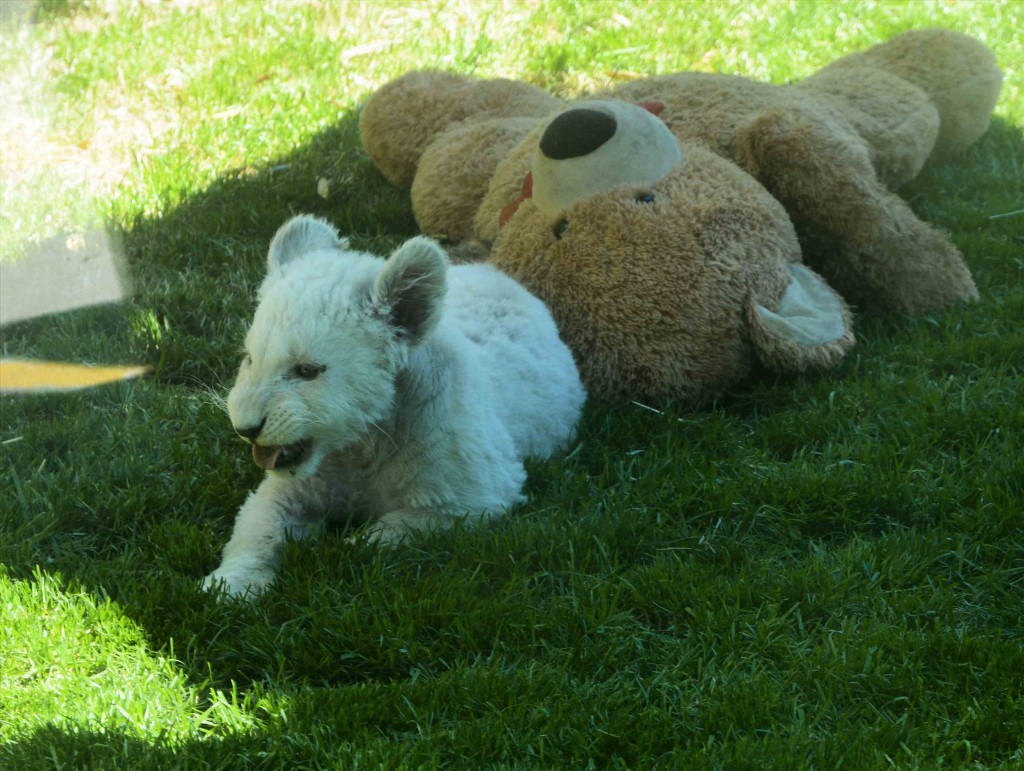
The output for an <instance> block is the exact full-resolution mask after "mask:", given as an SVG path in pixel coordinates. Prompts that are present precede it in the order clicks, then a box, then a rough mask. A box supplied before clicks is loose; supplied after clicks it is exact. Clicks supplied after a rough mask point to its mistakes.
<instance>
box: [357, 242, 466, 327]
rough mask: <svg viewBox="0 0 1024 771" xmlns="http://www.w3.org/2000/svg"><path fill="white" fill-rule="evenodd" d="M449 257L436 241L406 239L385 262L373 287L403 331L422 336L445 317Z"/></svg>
mask: <svg viewBox="0 0 1024 771" xmlns="http://www.w3.org/2000/svg"><path fill="white" fill-rule="evenodd" d="M447 272H448V258H447V257H446V256H445V254H444V251H443V250H442V249H441V247H440V246H438V245H437V242H436V241H433V240H432V239H429V238H424V237H423V236H418V237H416V238H413V239H410V240H409V241H406V242H405V243H404V244H402V246H400V247H399V248H398V249H397V250H396V251H395V253H394V254H392V255H391V257H390V258H389V259H388V261H387V263H386V264H385V265H384V270H383V271H382V272H381V274H380V275H379V276H378V277H377V282H376V284H374V287H373V302H374V305H375V306H377V307H378V308H379V309H380V310H381V311H382V312H383V313H385V314H386V315H387V317H388V318H389V319H390V321H391V323H392V324H393V325H394V326H395V327H396V328H397V329H398V330H399V332H400V333H401V334H402V335H404V336H406V337H407V338H410V339H412V340H413V341H419V340H422V339H423V338H424V337H425V336H426V335H427V334H428V333H429V332H430V331H431V330H432V329H433V328H434V327H435V326H436V325H437V322H438V319H439V318H440V317H441V304H442V302H443V301H444V294H445V288H446V284H445V277H446V275H447Z"/></svg>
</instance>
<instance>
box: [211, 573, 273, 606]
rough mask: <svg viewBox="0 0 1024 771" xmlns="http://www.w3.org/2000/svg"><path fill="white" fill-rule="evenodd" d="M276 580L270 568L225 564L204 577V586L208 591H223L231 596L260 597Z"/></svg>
mask: <svg viewBox="0 0 1024 771" xmlns="http://www.w3.org/2000/svg"><path fill="white" fill-rule="evenodd" d="M273 580H274V574H273V572H271V571H269V570H245V569H239V568H234V569H232V568H230V567H228V568H225V567H224V566H223V565H222V566H221V567H219V568H217V569H216V570H214V571H213V572H212V573H210V575H208V576H207V577H206V578H204V579H203V584H202V588H203V591H207V592H223V593H224V594H225V595H227V596H228V597H230V598H239V599H240V598H247V599H252V598H255V597H258V596H259V595H260V594H262V593H263V591H264V590H265V589H266V588H267V587H268V586H269V585H270V583H271V581H273Z"/></svg>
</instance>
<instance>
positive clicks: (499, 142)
mask: <svg viewBox="0 0 1024 771" xmlns="http://www.w3.org/2000/svg"><path fill="white" fill-rule="evenodd" d="M536 126H537V121H536V119H534V118H495V119H493V120H487V121H481V122H472V123H466V124H463V125H460V126H456V127H454V128H452V129H451V130H450V131H446V132H445V133H444V134H442V135H441V136H439V137H438V138H437V139H436V140H435V141H434V142H432V143H431V144H430V145H429V146H428V147H427V148H426V150H424V152H423V156H422V157H421V158H420V162H419V167H418V168H417V171H416V177H415V179H413V182H412V210H413V213H414V214H415V216H416V222H417V223H418V224H419V226H420V229H421V230H422V231H423V232H424V233H428V234H430V235H433V236H446V237H447V238H449V239H451V240H453V241H465V240H466V239H468V238H470V237H471V236H473V235H474V232H473V218H474V216H475V215H476V211H477V209H478V208H479V207H480V201H481V200H482V199H483V198H484V196H485V195H486V194H487V190H488V187H489V185H490V183H491V178H492V177H493V176H494V170H495V169H496V168H497V166H498V164H499V163H500V162H501V160H502V159H503V158H504V157H505V156H506V155H508V153H509V152H510V151H511V150H512V148H513V147H514V146H515V145H516V144H518V143H519V142H520V141H521V140H522V139H523V137H525V136H526V135H527V134H528V133H529V132H530V131H532V130H533V129H534V128H536Z"/></svg>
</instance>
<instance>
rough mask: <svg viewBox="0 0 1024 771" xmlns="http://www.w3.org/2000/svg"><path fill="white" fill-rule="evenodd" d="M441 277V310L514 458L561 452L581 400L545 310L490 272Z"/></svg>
mask: <svg viewBox="0 0 1024 771" xmlns="http://www.w3.org/2000/svg"><path fill="white" fill-rule="evenodd" d="M448 275H449V285H448V297H447V301H446V310H447V312H448V313H449V314H451V320H452V322H453V323H454V324H455V326H456V327H457V328H458V329H459V330H460V331H461V332H462V333H463V334H464V335H465V336H466V338H468V339H469V340H470V341H471V343H472V344H473V348H474V349H475V351H476V352H477V353H478V354H479V361H480V365H481V369H482V371H483V373H484V376H485V377H487V378H488V380H489V385H490V392H491V393H492V394H493V395H494V403H495V410H496V412H497V413H498V416H499V418H500V419H501V421H502V423H503V424H504V425H505V426H506V427H507V428H508V430H509V432H510V433H511V435H512V438H513V441H514V442H515V444H516V448H517V450H518V451H519V454H520V455H521V456H523V457H525V456H537V457H548V456H550V455H552V454H554V453H556V452H560V451H562V450H564V449H565V447H566V445H567V443H568V442H569V440H570V439H571V437H572V436H573V430H574V428H575V425H576V423H577V421H578V420H579V416H580V410H581V409H582V407H583V402H584V401H585V399H586V393H585V391H584V389H583V385H582V384H581V382H580V377H579V372H578V370H577V368H576V363H575V361H574V360H573V357H572V353H570V351H569V349H568V347H567V346H566V345H565V343H563V342H562V340H561V338H560V337H559V335H558V329H557V327H556V326H555V322H554V319H552V317H551V313H550V312H549V311H548V309H547V306H545V305H544V303H543V302H541V301H540V300H539V299H537V298H536V297H534V296H533V295H532V294H530V293H529V292H528V291H527V290H526V289H524V288H523V287H522V286H521V285H520V284H519V283H518V282H516V281H514V280H513V279H511V278H509V277H508V276H507V275H505V274H504V273H502V272H501V271H499V270H498V269H497V268H494V267H492V266H490V265H481V264H477V265H456V266H453V267H452V268H450V269H449V273H448Z"/></svg>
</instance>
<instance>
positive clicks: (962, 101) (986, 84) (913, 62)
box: [821, 29, 1003, 159]
mask: <svg viewBox="0 0 1024 771" xmlns="http://www.w3.org/2000/svg"><path fill="white" fill-rule="evenodd" d="M857 68H870V69H875V70H882V71H884V72H887V73H889V74H890V75H895V76H896V77H898V78H902V79H903V80H905V81H906V82H908V83H911V84H913V85H914V86H916V87H918V88H920V89H921V90H922V91H924V92H925V93H926V94H927V95H928V98H929V99H930V100H931V102H932V103H933V104H934V105H935V108H936V109H937V110H938V113H939V118H940V121H941V126H940V128H939V135H938V138H937V140H936V142H935V149H934V152H933V153H932V157H934V158H938V159H942V158H948V157H950V156H953V155H956V154H957V153H960V152H962V151H963V150H965V149H966V148H967V147H968V146H969V145H970V144H971V143H973V142H974V141H975V140H976V139H977V138H978V137H980V136H981V135H982V134H983V133H985V129H987V128H988V124H989V119H990V118H991V115H992V109H993V108H994V107H995V104H996V100H997V99H998V98H999V90H1000V88H1001V86H1002V77H1003V76H1002V72H1000V70H999V67H998V66H997V64H996V58H995V55H994V54H993V53H992V51H991V50H989V49H988V48H987V47H986V46H985V45H984V44H983V43H982V42H980V41H979V40H975V39H974V38H972V37H970V36H969V35H964V34H963V33H960V32H954V31H953V30H949V29H919V30H911V31H909V32H904V33H903V34H902V35H897V36H896V37H894V38H892V39H891V40H888V41H886V42H885V43H880V44H879V45H876V46H873V47H872V48H869V49H868V50H866V51H862V52H860V53H854V54H850V55H848V56H844V57H843V58H841V59H838V60H837V61H835V62H833V63H832V64H830V65H828V66H827V67H825V68H824V69H823V70H821V73H829V72H830V71H840V72H841V71H847V70H851V69H857Z"/></svg>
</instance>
